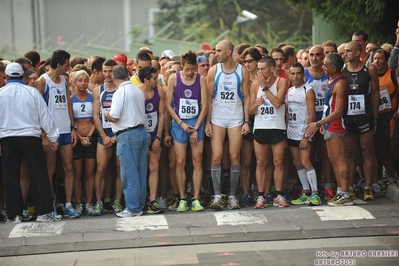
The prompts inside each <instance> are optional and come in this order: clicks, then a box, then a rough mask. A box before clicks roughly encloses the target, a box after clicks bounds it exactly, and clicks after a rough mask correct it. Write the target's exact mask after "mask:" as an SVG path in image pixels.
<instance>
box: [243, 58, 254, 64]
mask: <svg viewBox="0 0 399 266" xmlns="http://www.w3.org/2000/svg"><path fill="white" fill-rule="evenodd" d="M253 61H255V59H253V58H251V59H246V60H242V62H244V64H246V63H248V64H251V63H252V62H253Z"/></svg>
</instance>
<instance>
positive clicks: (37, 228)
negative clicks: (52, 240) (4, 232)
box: [8, 222, 66, 238]
mask: <svg viewBox="0 0 399 266" xmlns="http://www.w3.org/2000/svg"><path fill="white" fill-rule="evenodd" d="M65 224H66V222H56V223H38V222H32V223H20V224H16V225H15V226H14V228H13V229H12V230H11V232H10V235H9V236H8V237H9V238H14V237H35V236H56V235H61V234H62V228H63V227H64V225H65Z"/></svg>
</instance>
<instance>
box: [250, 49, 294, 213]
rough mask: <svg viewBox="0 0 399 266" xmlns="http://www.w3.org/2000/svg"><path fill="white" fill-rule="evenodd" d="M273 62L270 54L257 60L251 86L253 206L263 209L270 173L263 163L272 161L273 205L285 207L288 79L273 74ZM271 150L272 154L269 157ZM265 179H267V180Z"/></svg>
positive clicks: (274, 63) (286, 204)
mask: <svg viewBox="0 0 399 266" xmlns="http://www.w3.org/2000/svg"><path fill="white" fill-rule="evenodd" d="M275 66H276V62H275V60H274V59H273V58H272V57H271V56H265V57H264V58H261V59H260V60H259V61H258V73H257V75H256V80H254V81H253V82H252V85H251V95H250V107H249V113H250V114H254V115H255V124H254V150H255V156H256V183H257V184H258V194H259V197H258V198H257V199H256V202H257V203H256V204H255V208H264V207H265V206H267V205H265V203H264V202H265V199H264V196H265V195H266V194H267V193H268V192H269V190H270V184H271V175H268V176H267V177H266V165H270V164H271V163H273V164H274V183H275V187H276V192H275V195H274V199H273V206H276V207H287V206H288V203H287V201H286V199H285V198H284V197H283V195H282V190H283V181H284V168H283V159H284V151H285V140H286V130H285V129H286V125H285V104H284V100H285V92H286V88H287V81H286V80H285V79H283V78H276V77H275V76H274V72H275ZM270 150H271V151H272V155H273V156H270V155H269V154H270ZM266 178H268V179H266Z"/></svg>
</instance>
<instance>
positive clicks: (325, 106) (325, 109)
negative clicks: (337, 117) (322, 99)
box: [322, 105, 328, 119]
mask: <svg viewBox="0 0 399 266" xmlns="http://www.w3.org/2000/svg"><path fill="white" fill-rule="evenodd" d="M327 110H328V105H324V106H323V116H322V119H324V118H326V117H327Z"/></svg>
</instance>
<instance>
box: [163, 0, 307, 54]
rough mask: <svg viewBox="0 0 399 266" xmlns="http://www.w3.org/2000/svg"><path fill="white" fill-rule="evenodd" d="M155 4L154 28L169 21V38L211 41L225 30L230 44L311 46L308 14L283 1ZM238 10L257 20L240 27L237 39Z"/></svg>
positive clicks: (171, 0) (209, 0) (208, 0)
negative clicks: (240, 30)
mask: <svg viewBox="0 0 399 266" xmlns="http://www.w3.org/2000/svg"><path fill="white" fill-rule="evenodd" d="M158 5H159V7H160V9H161V10H162V11H163V12H160V13H159V15H158V16H157V20H156V22H155V26H157V27H160V28H162V27H163V26H165V25H166V24H167V23H169V22H170V21H173V22H174V26H173V27H171V28H170V30H168V32H167V33H168V36H169V38H171V39H178V40H182V39H184V38H187V36H189V37H190V41H193V42H211V41H212V40H214V39H215V38H216V37H217V36H218V35H219V34H221V33H223V32H225V31H226V30H229V31H230V33H229V34H228V35H227V36H226V38H228V39H229V40H231V41H232V42H233V43H234V44H238V43H242V42H247V43H249V44H255V43H262V44H264V45H266V46H267V47H268V48H271V47H272V46H275V45H277V44H278V43H280V42H288V43H293V44H296V43H300V44H301V45H302V46H307V45H308V44H310V43H311V33H312V15H311V12H309V11H306V10H304V9H297V8H296V7H292V6H289V5H288V4H287V3H286V1H285V0H284V1H283V0H268V1H262V0H252V1H247V0H169V1H165V0H158ZM242 10H248V11H250V12H252V13H254V14H256V15H257V16H258V18H257V19H256V20H253V21H246V22H244V23H242V24H241V27H242V35H241V38H240V39H239V38H238V31H239V25H238V23H237V16H238V15H239V14H241V11H242ZM160 37H162V36H160ZM300 48H302V47H300Z"/></svg>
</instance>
